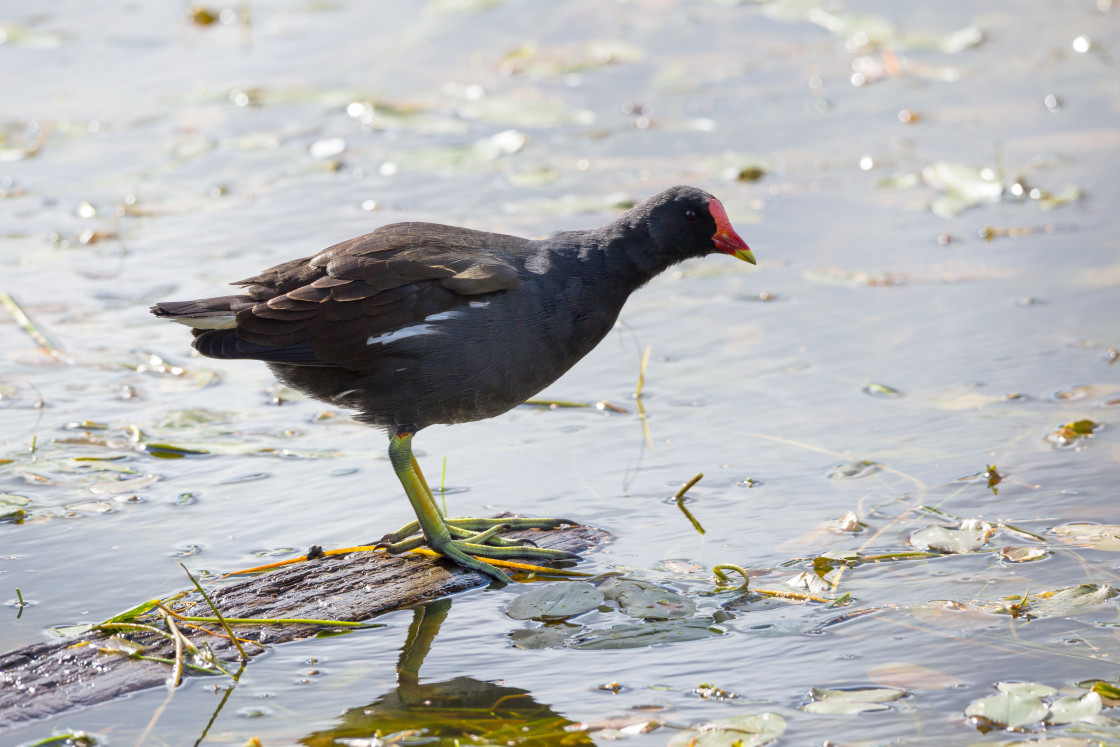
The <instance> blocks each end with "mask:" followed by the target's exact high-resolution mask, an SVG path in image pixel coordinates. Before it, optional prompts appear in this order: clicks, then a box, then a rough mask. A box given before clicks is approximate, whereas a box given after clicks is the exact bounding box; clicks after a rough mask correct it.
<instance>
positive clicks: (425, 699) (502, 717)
mask: <svg viewBox="0 0 1120 747" xmlns="http://www.w3.org/2000/svg"><path fill="white" fill-rule="evenodd" d="M450 609H451V600H450V599H440V600H437V601H435V602H430V603H428V604H425V605H422V606H419V607H416V608H414V610H413V617H412V623H411V625H409V627H408V638H407V639H406V641H405V644H404V647H403V648H402V649H401V654H400V657H399V658H398V660H397V687H396V689H395V690H392V691H390V692H387V693H385V694H384V695H382V696H381V697H379V698H378V699H377V700H375V701H373V702H372V703H370V704H369V705H367V706H363V707H359V708H352V709H350V710H348V711H347V712H346V713H344V714H343V716H342V719H341V722H340V723H339V724H338V725H337V726H336V727H334V728H333V729H330V730H327V731H322V732H316V733H314V734H311V735H309V736H308V737H306V738H304V739H303V740H302V742H301V744H305V745H308V747H327V745H335V744H337V743H338V742H337V741H336V740H340V739H346V740H355V741H354V742H352V744H359V743H360V742H359V741H358V740H367V739H368V740H370V742H369V744H371V745H372V744H377V743H378V742H376V741H373V739H372V738H374V737H378V738H379V739H381V740H382V741H383V742H384V743H385V744H394V743H395V744H402V745H407V744H447V745H452V744H457V743H458V742H457V741H456V740H470V742H478V741H482V742H487V743H498V744H516V745H527V746H532V745H542V746H543V745H592V744H594V742H593V741H592V740H591V739H590V738H589V737H588V736H587V734H586V733H584V732H582V731H572V732H568V731H565V730H564V727H565V726H568V725H570V724H571V723H572V722H571V721H570V720H569V719H566V718H564V717H563V716H561V715H559V714H557V713H556V712H555V711H553V710H552V709H551V708H550V707H549V706H547V705H544V704H541V703H538V702H537V701H536V700H534V699H533V696H532V694H531V693H529V692H528V691H526V690H522V689H520V688H517V687H507V686H505V685H498V684H495V683H493V682H487V681H484V680H478V679H475V678H473V677H453V678H451V679H449V680H444V681H443V682H428V683H423V684H422V683H421V682H420V667H421V665H422V664H423V663H424V658H425V657H426V656H427V655H428V651H429V650H430V649H431V647H432V641H434V640H435V637H436V635H437V634H438V633H439V629H440V625H442V623H443V621H444V619H446V618H447V613H448V611H449V610H450Z"/></svg>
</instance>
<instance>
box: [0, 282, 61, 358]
mask: <svg viewBox="0 0 1120 747" xmlns="http://www.w3.org/2000/svg"><path fill="white" fill-rule="evenodd" d="M0 305H3V306H4V308H6V309H7V310H8V313H9V314H11V315H12V318H13V319H15V320H16V324H18V325H19V326H20V327H21V328H22V329H23V331H24V332H26V333H27V334H28V335H29V336H30V337H31V339H32V340H34V341H35V342H36V343H37V344H38V345H39V347H41V348H43V349H44V350H46V351H47V352H48V353H50V354H51V355H52V356H53V357H54V358H55V359H57V360H60V361H62V362H63V363H66V364H68V365H73V364H74V359H73V358H71V357H70V356H69V355H67V354H66V353H64V352H62V349H61V348H59V347H58V345H55V344H54V343H53V342H51V339H50V338H49V337H47V336H46V335H45V334H43V333H42V332H41V331H40V330H39V328H38V327H36V326H35V322H33V321H31V317H29V316H28V315H27V312H26V311H24V310H23V307H22V306H20V305H19V303H18V302H17V301H16V300H15V299H14V298H12V297H11V295H10V294H8V293H5V292H2V291H0Z"/></svg>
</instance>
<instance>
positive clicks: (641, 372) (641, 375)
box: [634, 345, 653, 451]
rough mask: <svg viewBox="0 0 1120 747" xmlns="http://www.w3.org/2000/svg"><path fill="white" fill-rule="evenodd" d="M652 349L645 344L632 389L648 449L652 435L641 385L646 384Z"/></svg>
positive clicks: (651, 441) (650, 448)
mask: <svg viewBox="0 0 1120 747" xmlns="http://www.w3.org/2000/svg"><path fill="white" fill-rule="evenodd" d="M652 350H653V346H652V345H646V349H645V352H643V353H642V365H641V367H640V368H639V369H638V386H637V388H636V389H635V390H634V401H635V402H636V403H637V405H638V417H639V418H641V421H642V435H643V436H645V438H646V446H648V447H649V450H650V451H653V436H652V435H650V432H649V420H648V419H647V418H646V408H645V405H644V404H642V387H644V386H645V384H646V366H648V365H649V354H650V352H651V351H652Z"/></svg>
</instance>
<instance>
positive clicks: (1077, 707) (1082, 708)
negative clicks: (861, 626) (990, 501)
mask: <svg viewBox="0 0 1120 747" xmlns="http://www.w3.org/2000/svg"><path fill="white" fill-rule="evenodd" d="M1103 708H1104V702H1103V701H1102V700H1101V696H1100V695H1098V694H1097V693H1095V692H1092V691H1089V692H1087V693H1085V694H1084V695H1082V696H1081V697H1080V698H1078V697H1076V696H1073V695H1069V696H1066V697H1064V698H1058V699H1057V700H1055V701H1054V702H1053V703H1051V704H1050V715H1048V716H1047V717H1046V722H1047V723H1050V724H1072V723H1073V722H1074V721H1081V720H1082V719H1086V718H1089V717H1090V716H1096V715H1097V714H1098V713H1100V712H1101V710H1102V709H1103Z"/></svg>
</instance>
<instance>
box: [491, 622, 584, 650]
mask: <svg viewBox="0 0 1120 747" xmlns="http://www.w3.org/2000/svg"><path fill="white" fill-rule="evenodd" d="M586 631H587V628H584V627H583V626H580V625H545V626H543V627H540V628H520V629H518V630H514V631H511V632H510V634H509V639H510V643H512V644H513V647H514V648H519V649H522V650H523V651H538V650H541V649H546V648H561V647H563V646H564V645H565V643H567V641H568V639H569V638H572V637H573V636H576V635H579V634H581V633H585V632H586Z"/></svg>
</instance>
